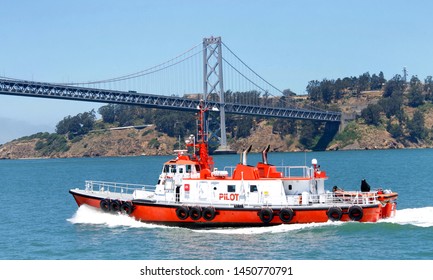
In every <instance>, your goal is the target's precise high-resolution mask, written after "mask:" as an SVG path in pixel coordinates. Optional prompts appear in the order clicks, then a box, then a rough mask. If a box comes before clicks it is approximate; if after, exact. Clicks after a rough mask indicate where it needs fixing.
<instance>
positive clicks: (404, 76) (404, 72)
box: [403, 66, 407, 83]
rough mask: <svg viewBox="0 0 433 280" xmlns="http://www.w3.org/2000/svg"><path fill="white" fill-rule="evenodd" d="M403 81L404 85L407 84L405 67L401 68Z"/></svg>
mask: <svg viewBox="0 0 433 280" xmlns="http://www.w3.org/2000/svg"><path fill="white" fill-rule="evenodd" d="M403 80H404V82H405V83H406V82H407V69H406V66H404V67H403Z"/></svg>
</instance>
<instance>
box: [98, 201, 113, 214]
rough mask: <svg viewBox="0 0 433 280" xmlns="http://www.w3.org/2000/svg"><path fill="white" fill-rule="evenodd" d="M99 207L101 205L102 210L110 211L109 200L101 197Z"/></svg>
mask: <svg viewBox="0 0 433 280" xmlns="http://www.w3.org/2000/svg"><path fill="white" fill-rule="evenodd" d="M99 207H101V210H102V211H104V212H110V201H109V200H108V199H102V200H101V202H99Z"/></svg>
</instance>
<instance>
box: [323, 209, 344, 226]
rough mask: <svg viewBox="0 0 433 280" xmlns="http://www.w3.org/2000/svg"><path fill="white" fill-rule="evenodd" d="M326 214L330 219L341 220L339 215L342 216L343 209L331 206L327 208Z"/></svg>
mask: <svg viewBox="0 0 433 280" xmlns="http://www.w3.org/2000/svg"><path fill="white" fill-rule="evenodd" d="M326 215H327V216H328V218H329V219H330V220H331V221H333V222H335V221H339V220H341V217H342V216H343V211H342V210H341V208H340V207H335V206H332V207H330V208H329V209H328V211H327V212H326Z"/></svg>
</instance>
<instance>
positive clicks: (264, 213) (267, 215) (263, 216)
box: [259, 208, 274, 224]
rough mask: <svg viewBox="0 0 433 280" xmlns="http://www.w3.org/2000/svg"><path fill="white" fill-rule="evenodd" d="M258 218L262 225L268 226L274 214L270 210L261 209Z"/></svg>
mask: <svg viewBox="0 0 433 280" xmlns="http://www.w3.org/2000/svg"><path fill="white" fill-rule="evenodd" d="M259 217H260V220H262V222H263V223H265V224H269V223H270V222H271V221H272V219H273V218H274V213H273V212H272V209H269V208H263V209H262V210H260V212H259Z"/></svg>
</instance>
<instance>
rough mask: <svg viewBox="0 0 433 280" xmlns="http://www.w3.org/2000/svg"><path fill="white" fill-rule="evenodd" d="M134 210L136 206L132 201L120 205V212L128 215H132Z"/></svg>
mask: <svg viewBox="0 0 433 280" xmlns="http://www.w3.org/2000/svg"><path fill="white" fill-rule="evenodd" d="M132 211H134V206H133V205H132V203H131V202H128V201H125V202H123V203H122V205H121V206H120V212H122V213H123V214H126V215H131V213H132Z"/></svg>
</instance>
